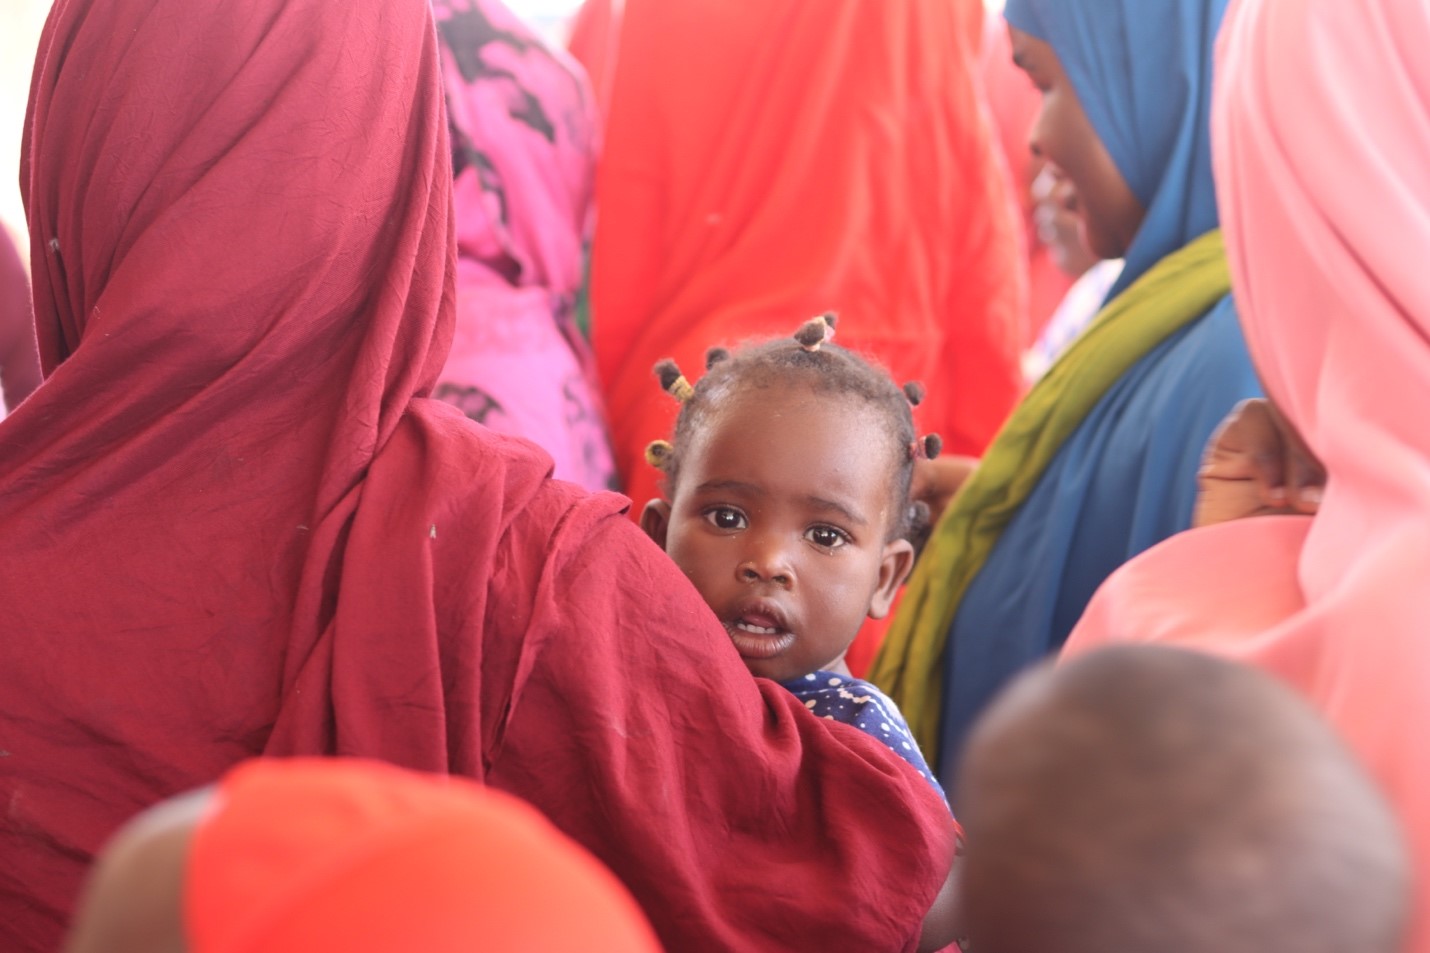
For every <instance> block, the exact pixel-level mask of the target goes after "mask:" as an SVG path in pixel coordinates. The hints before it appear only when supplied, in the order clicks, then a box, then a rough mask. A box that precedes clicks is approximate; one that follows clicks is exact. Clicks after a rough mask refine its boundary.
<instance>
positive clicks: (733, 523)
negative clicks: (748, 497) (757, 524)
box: [705, 506, 749, 529]
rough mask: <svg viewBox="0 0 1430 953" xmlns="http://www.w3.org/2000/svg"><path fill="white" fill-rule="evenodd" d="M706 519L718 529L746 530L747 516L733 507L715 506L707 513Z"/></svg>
mask: <svg viewBox="0 0 1430 953" xmlns="http://www.w3.org/2000/svg"><path fill="white" fill-rule="evenodd" d="M705 519H706V520H708V521H709V523H710V525H711V526H714V527H715V528H716V529H744V528H745V527H746V526H748V525H749V524H748V523H747V522H746V521H745V514H744V513H741V512H740V511H739V510H737V509H735V508H734V507H732V506H715V507H711V508H710V509H708V510H706V511H705Z"/></svg>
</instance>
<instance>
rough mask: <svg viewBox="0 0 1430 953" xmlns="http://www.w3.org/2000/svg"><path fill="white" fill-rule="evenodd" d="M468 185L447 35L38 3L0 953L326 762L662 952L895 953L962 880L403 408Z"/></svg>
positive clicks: (408, 0)
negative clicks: (602, 897) (116, 834)
mask: <svg viewBox="0 0 1430 953" xmlns="http://www.w3.org/2000/svg"><path fill="white" fill-rule="evenodd" d="M450 155H451V153H450V151H449V148H448V140H447V131H446V121H445V117H444V113H443V108H442V85H441V76H440V70H439V66H438V55H437V46H436V36H435V33H434V29H433V25H432V17H431V13H430V11H429V9H428V6H427V0H346V2H343V3H333V2H330V0H250V2H248V3H244V4H241V5H240V4H220V3H194V2H192V0H104V2H100V0H59V2H58V3H56V5H55V7H54V9H53V11H52V13H51V16H50V20H49V23H48V25H47V26H46V29H45V34H44V36H43V39H42V41H41V46H40V53H39V58H38V60H37V63H36V68H35V78H34V84H33V88H32V92H31V102H30V111H29V117H28V120H27V125H26V142H25V153H24V161H23V169H22V178H23V185H24V193H25V200H26V207H27V211H28V214H29V219H30V230H31V242H32V245H33V246H34V247H35V248H36V249H38V252H39V253H38V254H37V255H35V261H34V285H35V311H36V320H37V329H38V333H39V339H40V345H41V348H40V350H41V358H42V362H43V365H44V370H45V373H46V375H47V381H46V383H45V385H44V386H43V387H41V388H40V389H39V390H38V391H36V392H35V394H34V395H32V397H31V398H30V399H29V400H27V401H26V402H25V403H24V404H23V405H21V407H20V408H19V409H18V411H17V412H16V413H15V414H14V415H13V416H11V417H10V418H9V419H7V420H6V421H4V423H3V424H0V539H4V540H5V549H4V551H5V555H6V562H5V564H4V566H3V568H0V606H3V607H4V613H5V627H4V637H3V638H0V699H3V702H0V705H3V709H4V713H5V714H4V718H3V721H0V749H3V756H0V802H3V804H4V805H5V812H4V815H3V820H0V857H3V858H4V861H3V863H0V948H3V949H6V950H47V949H51V948H52V947H53V946H54V944H55V942H56V940H57V939H58V937H59V935H60V930H61V928H62V925H63V922H64V920H65V918H66V916H67V914H68V912H69V908H70V905H71V903H72V901H73V896H74V892H75V890H76V887H77V885H78V881H79V877H80V874H81V872H82V870H83V868H84V865H85V863H86V861H87V860H88V858H89V857H90V856H91V854H92V853H93V851H94V850H95V849H96V848H97V847H98V846H99V844H100V843H101V841H102V840H103V839H104V837H105V836H106V835H107V834H109V833H110V832H112V831H113V830H114V829H115V828H116V827H117V826H118V825H119V823H120V822H121V821H122V820H123V819H124V818H125V817H126V816H128V815H130V814H132V813H134V812H135V811H136V810H138V809H139V808H141V807H143V806H145V805H148V804H150V803H152V802H154V801H156V800H158V799H160V798H162V797H165V796H167V795H170V794H173V793H175V792H177V791H180V790H182V789H186V788H189V787H192V786H194V785H197V784H200V783H204V782H207V781H210V780H212V779H214V778H216V777H217V776H218V775H220V774H221V773H222V772H223V771H224V769H225V768H226V767H228V766H229V765H232V764H234V763H236V762H238V761H240V760H242V759H243V758H245V757H247V756H249V755H253V754H257V753H268V754H276V755H292V754H326V753H337V754H350V755H364V756H369V757H376V758H383V759H386V760H389V761H393V762H396V763H398V764H401V765H404V766H408V767H412V768H418V769H427V770H434V771H438V772H442V771H450V772H454V773H460V774H465V775H468V776H471V777H474V778H477V779H479V780H482V781H484V782H486V783H488V784H490V785H492V786H494V787H498V788H504V789H506V790H508V791H510V792H513V793H515V794H517V795H519V796H521V797H523V798H525V799H527V800H529V801H531V802H532V803H534V804H535V805H536V806H537V807H539V808H540V809H541V810H542V811H543V812H544V813H546V814H547V815H548V816H549V817H550V818H551V819H552V820H553V821H554V823H555V824H556V825H557V826H558V827H559V828H561V829H562V830H564V831H565V832H566V833H567V834H569V835H571V836H572V837H573V838H575V839H576V840H577V841H579V842H581V843H582V844H584V845H585V846H586V847H587V848H588V849H590V850H591V851H592V852H593V853H595V854H596V855H597V856H598V857H599V858H600V859H601V860H602V861H603V862H604V863H606V864H607V865H609V866H610V867H611V869H612V870H614V871H615V872H616V874H617V875H618V876H619V877H620V878H621V879H622V880H623V881H624V882H625V883H626V884H627V886H629V887H630V889H631V891H632V893H633V894H634V895H635V896H636V898H637V899H638V900H639V901H640V902H641V904H642V906H643V907H644V908H645V909H646V911H647V912H648V914H649V915H650V917H651V919H652V921H653V923H654V925H655V927H656V929H657V931H658V932H659V934H660V936H661V939H662V940H663V942H664V943H666V944H667V946H669V947H670V948H671V949H674V950H681V951H687V950H696V951H698V950H717V949H726V950H729V949H738V950H762V949H790V948H836V947H838V948H846V949H853V948H867V949H874V950H897V949H912V948H913V947H914V946H915V945H916V943H918V942H919V936H920V931H921V924H922V922H923V920H924V918H925V916H926V914H928V913H929V911H930V908H931V906H933V905H934V900H935V895H936V894H939V890H940V886H941V885H943V884H944V882H945V877H946V876H947V875H948V873H949V867H950V864H951V857H952V835H953V831H952V829H951V825H950V822H949V821H948V820H947V810H946V808H945V807H944V806H943V805H942V804H941V803H940V802H939V801H938V800H937V798H936V797H935V796H934V795H933V794H932V792H931V790H930V789H929V787H928V785H927V783H926V782H924V781H923V779H922V778H920V777H919V776H918V774H917V773H916V772H914V771H913V770H912V769H910V768H908V767H907V765H905V764H904V763H903V762H902V761H900V760H899V759H898V758H896V757H895V756H894V755H892V754H891V753H890V752H888V751H887V750H885V749H884V748H883V746H882V745H880V744H878V743H877V742H875V741H873V740H872V739H869V738H866V737H865V736H863V735H861V734H860V733H858V732H856V731H852V730H849V729H847V728H846V727H845V726H842V725H832V724H829V723H827V722H822V721H819V720H817V719H816V718H814V717H813V716H812V715H810V714H809V713H808V712H807V711H805V710H804V709H803V707H802V706H801V705H800V704H799V703H798V702H797V701H795V700H793V698H792V697H791V696H789V695H788V693H786V692H784V691H782V690H781V689H779V688H778V686H775V685H773V684H767V683H763V682H756V681H755V680H753V679H751V678H750V677H749V675H748V674H747V673H746V672H745V670H744V668H743V666H742V665H741V664H740V662H739V659H738V658H737V657H736V655H735V653H734V652H733V651H732V650H731V648H730V646H729V639H728V638H727V637H726V635H725V633H724V631H723V629H722V628H721V627H720V626H719V624H718V623H717V622H716V621H715V619H714V617H713V616H712V615H711V614H710V612H709V610H708V609H706V607H705V605H704V604H703V602H702V601H701V600H700V598H699V596H698V595H697V594H696V593H695V591H694V590H693V589H691V588H690V586H689V585H688V583H687V582H686V581H685V580H684V579H683V577H681V575H680V574H679V572H677V571H676V570H675V569H674V567H673V566H672V565H671V564H670V562H669V560H668V559H666V557H665V556H664V555H663V554H662V553H660V552H659V551H658V550H657V549H656V548H655V547H654V546H653V545H651V544H650V543H649V542H648V541H647V540H645V539H644V538H643V537H641V535H640V531H639V530H638V529H637V528H636V526H635V525H634V524H633V523H632V522H630V521H629V520H627V519H625V518H624V517H623V516H622V515H621V514H622V510H623V509H624V507H625V506H626V502H625V500H624V499H622V498H620V497H617V496H614V495H610V494H603V495H596V496H588V495H586V494H584V493H583V492H582V491H580V490H578V489H576V488H575V487H573V486H571V485H569V484H564V483H560V482H556V481H552V480H550V479H548V478H547V474H548V473H549V470H550V466H551V463H550V459H549V458H548V457H547V456H546V455H545V454H543V453H542V452H541V451H539V450H538V449H536V448H535V447H533V446H531V445H530V444H527V443H525V442H522V441H518V440H515V439H513V438H507V437H501V436H498V435H495V434H492V433H490V432H488V431H485V430H483V429H482V428H480V427H478V426H477V425H476V424H473V423H472V422H471V421H469V420H467V419H466V418H465V417H463V416H462V415H461V414H460V412H458V411H457V410H456V409H454V408H451V407H449V406H448V405H445V404H442V403H440V402H436V401H430V400H427V399H425V395H426V394H427V393H428V391H429V390H430V389H431V387H432V385H433V382H434V381H435V380H436V378H437V374H438V372H439V370H440V368H441V366H442V362H443V359H444V358H445V356H446V351H447V346H448V343H449V341H450V339H451V335H452V320H453V318H452V296H453V231H452V223H451V199H450V194H451V188H452V175H451V166H450ZM939 895H940V896H947V892H945V893H943V894H939ZM939 909H940V910H942V909H943V908H942V907H939ZM946 936H947V933H946V931H941V930H938V929H929V930H926V931H925V941H926V943H928V944H932V943H934V942H935V941H938V940H944V939H945V937H946ZM945 942H946V940H945Z"/></svg>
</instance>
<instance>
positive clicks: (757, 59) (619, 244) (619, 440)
mask: <svg viewBox="0 0 1430 953" xmlns="http://www.w3.org/2000/svg"><path fill="white" fill-rule="evenodd" d="M975 12H976V11H975ZM977 32H978V31H977V18H976V17H974V16H972V15H970V12H969V8H968V5H967V3H951V2H949V0H880V2H877V3H871V2H865V0H768V2H765V3H761V4H748V3H723V4H721V3H692V2H688V0H628V2H627V4H626V9H625V16H624V23H623V26H622V32H621V37H620V55H619V58H618V60H617V63H616V75H615V82H614V87H613V97H612V101H611V104H610V116H609V120H608V126H607V145H606V154H605V157H604V159H603V165H602V168H601V170H600V172H599V174H598V184H597V203H598V208H599V212H600V220H599V224H598V226H597V232H596V243H595V252H594V260H593V272H592V304H593V333H594V340H595V345H596V354H597V363H598V367H599V370H600V374H601V378H602V381H603V384H604V386H605V388H606V392H607V395H608V399H609V404H608V409H609V412H610V418H611V429H612V434H613V439H614V443H615V445H616V456H617V467H618V468H619V469H620V470H621V471H622V476H623V477H624V478H625V480H626V487H627V491H628V493H629V494H630V495H631V496H632V498H633V499H635V500H636V501H637V502H644V500H646V499H648V498H650V497H652V496H654V495H655V493H656V483H655V475H654V473H653V472H652V471H651V469H650V468H649V467H648V466H646V465H645V463H644V459H643V451H644V448H645V446H646V444H647V443H649V442H650V441H651V440H653V439H655V438H658V437H663V436H666V435H667V434H668V433H669V431H670V428H671V425H672V424H673V422H674V411H675V408H674V407H673V406H671V401H669V399H668V398H666V397H665V396H664V395H663V394H661V393H660V389H659V387H658V385H657V384H656V383H655V382H654V379H653V377H652V375H651V366H652V365H653V364H654V363H655V362H656V361H657V360H659V359H660V358H662V357H667V356H672V357H674V358H675V359H676V360H677V361H678V362H679V363H680V364H681V365H682V366H683V367H684V368H686V369H687V370H688V371H689V372H691V373H692V374H693V373H694V372H695V371H696V370H697V369H698V368H699V366H700V364H701V356H702V354H703V352H704V350H705V348H707V347H708V346H710V345H714V344H721V343H726V344H728V343H737V342H739V341H741V340H743V339H746V338H750V337H756V336H761V337H763V336H769V335H776V334H785V333H789V332H790V331H792V330H793V329H794V328H795V327H796V326H797V325H798V324H799V322H801V321H802V320H804V319H805V318H807V317H809V316H811V315H813V314H817V313H820V312H823V311H827V310H834V311H837V312H839V315H840V320H841V324H840V326H839V334H840V343H842V344H845V345H847V346H849V347H851V348H855V349H857V350H860V351H862V352H865V353H867V354H869V355H871V356H873V357H874V358H876V359H878V360H879V361H880V362H882V363H884V364H885V365H886V366H887V367H889V369H890V370H891V371H892V373H893V374H894V376H895V377H896V378H897V379H898V380H899V381H900V382H903V381H905V380H910V379H919V380H923V381H924V382H925V383H927V384H928V385H929V400H928V402H927V403H926V404H925V405H924V406H923V407H922V408H921V409H920V414H921V426H922V427H923V428H925V429H927V430H931V431H936V432H938V433H940V434H942V436H943V437H944V442H945V446H946V447H948V448H949V450H950V451H952V452H956V453H977V452H979V451H981V450H982V449H983V447H984V445H985V444H986V443H987V442H988V440H989V439H990V438H991V437H992V436H993V433H994V431H995V430H996V429H997V428H998V427H999V425H1000V424H1001V423H1002V421H1003V418H1004V416H1005V415H1006V413H1007V412H1008V410H1009V409H1010V408H1011V406H1012V404H1013V402H1014V401H1015V400H1016V399H1017V397H1018V393H1019V387H1020V383H1019V373H1018V350H1019V345H1020V343H1021V342H1020V339H1019V335H1020V321H1021V314H1022V307H1023V298H1024V278H1023V272H1022V263H1021V262H1020V261H1019V249H1018V239H1017V231H1016V229H1017V223H1016V222H1015V221H1014V217H1013V207H1014V206H1013V202H1012V199H1011V196H1010V194H1009V185H1008V182H1007V177H1006V175H1005V174H1004V173H1003V171H1002V169H1001V168H1000V165H999V162H998V160H997V158H996V152H995V150H996V148H997V147H996V144H995V142H994V139H993V134H992V132H991V130H990V128H989V123H988V120H987V110H986V109H985V108H984V106H983V104H982V102H981V100H980V97H979V93H978V89H979V87H978V83H977V80H976V71H977V50H976V45H975V44H976V37H977Z"/></svg>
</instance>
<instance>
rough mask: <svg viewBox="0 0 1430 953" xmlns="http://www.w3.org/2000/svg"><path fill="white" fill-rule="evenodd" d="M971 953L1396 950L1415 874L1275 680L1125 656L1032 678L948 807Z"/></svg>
mask: <svg viewBox="0 0 1430 953" xmlns="http://www.w3.org/2000/svg"><path fill="white" fill-rule="evenodd" d="M954 803H955V804H956V806H957V809H958V813H959V819H960V820H961V821H962V823H963V825H964V830H965V833H966V835H967V839H968V853H967V856H966V857H965V863H964V870H963V880H962V885H961V887H962V891H963V909H964V911H965V912H966V913H967V916H968V923H967V928H968V936H969V939H970V942H971V945H972V948H973V949H976V950H978V951H979V953H1015V951H1016V953H1021V951H1026V950H1043V949H1048V950H1051V949H1058V950H1062V951H1068V953H1082V951H1087V953H1094V951H1096V953H1105V951H1116V953H1153V951H1156V953H1180V951H1186V953H1193V951H1196V953H1202V951H1207V950H1216V951H1217V953H1243V951H1244V953H1283V951H1284V953H1332V951H1347V950H1356V951H1358V953H1396V951H1398V950H1399V949H1400V944H1401V940H1402V937H1403V932H1402V931H1403V930H1404V928H1405V925H1406V914H1407V910H1408V900H1409V897H1408V889H1409V867H1408V860H1407V855H1406V852H1405V847H1404V845H1403V842H1402V840H1401V836H1400V833H1399V830H1398V828H1397V826H1396V823H1395V821H1394V819H1393V818H1392V816H1391V814H1390V812H1389V810H1388V808H1387V807H1386V805H1385V802H1384V801H1383V800H1382V798H1381V796H1380V795H1379V793H1378V792H1377V791H1376V789H1375V788H1374V786H1373V785H1372V784H1371V782H1370V781H1369V780H1368V779H1367V778H1366V776H1365V774H1364V772H1363V771H1362V770H1361V769H1360V767H1359V765H1358V764H1357V763H1356V762H1355V761H1354V759H1353V758H1352V757H1351V756H1350V755H1349V754H1348V753H1347V751H1346V750H1345V748H1344V747H1343V746H1342V745H1341V743H1340V742H1339V740H1338V739H1337V738H1336V737H1335V736H1334V735H1333V733H1332V732H1331V730H1330V729H1329V728H1328V727H1327V726H1326V725H1325V724H1324V723H1323V722H1322V720H1321V719H1320V718H1319V717H1318V716H1317V715H1316V714H1315V713H1314V712H1313V711H1312V710H1311V709H1310V708H1309V707H1307V706H1306V705H1305V704H1304V703H1303V702H1302V701H1301V700H1300V699H1299V698H1297V697H1295V696H1294V695H1292V693H1291V692H1290V691H1289V690H1287V689H1286V688H1284V687H1282V686H1281V685H1280V684H1278V683H1276V682H1275V681H1273V680H1272V679H1271V678H1269V677H1267V676H1265V675H1263V674H1261V673H1259V672H1257V671H1254V670H1252V669H1250V668H1246V667H1243V666H1240V665H1237V664H1233V663H1230V662H1226V661H1222V660H1218V659H1215V658H1212V657H1210V656H1206V655H1201V654H1194V653H1191V652H1185V651H1180V650H1176V649H1168V648H1153V647H1148V646H1140V647H1133V646H1122V647H1117V648H1111V649H1104V650H1102V651H1099V652H1094V653H1091V654H1089V655H1086V656H1082V657H1079V658H1076V659H1074V660H1072V661H1071V662H1068V663H1067V664H1065V665H1063V666H1061V667H1057V668H1054V667H1052V666H1050V665H1049V666H1044V667H1042V668H1039V669H1037V670H1035V671H1034V672H1032V673H1030V674H1029V675H1026V676H1024V677H1023V678H1021V679H1020V680H1019V681H1017V682H1016V683H1015V684H1014V685H1013V687H1011V688H1010V689H1009V690H1008V691H1007V692H1005V693H1004V694H1003V695H1002V696H1000V697H999V699H998V700H997V701H996V702H995V703H994V704H993V706H992V707H991V708H990V710H989V711H988V713H987V714H986V715H985V716H984V717H983V718H982V719H981V720H980V721H979V723H978V725H977V726H976V727H975V729H974V732H973V734H972V736H971V739H970V743H969V745H968V748H967V749H966V752H965V755H964V759H963V764H962V766H961V768H960V774H959V783H958V795H957V797H956V798H955V800H954Z"/></svg>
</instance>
